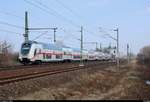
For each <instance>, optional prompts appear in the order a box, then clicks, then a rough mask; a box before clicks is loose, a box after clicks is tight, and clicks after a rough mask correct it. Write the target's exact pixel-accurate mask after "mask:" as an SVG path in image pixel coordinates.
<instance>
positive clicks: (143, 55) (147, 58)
mask: <svg viewBox="0 0 150 102" xmlns="http://www.w3.org/2000/svg"><path fill="white" fill-rule="evenodd" d="M137 60H138V62H139V63H140V64H145V65H148V66H150V46H146V47H144V48H142V49H141V50H140V53H139V54H138V55H137Z"/></svg>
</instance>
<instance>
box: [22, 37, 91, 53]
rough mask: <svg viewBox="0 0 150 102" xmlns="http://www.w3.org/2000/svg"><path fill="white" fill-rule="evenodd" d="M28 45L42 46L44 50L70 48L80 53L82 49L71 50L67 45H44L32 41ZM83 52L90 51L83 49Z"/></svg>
mask: <svg viewBox="0 0 150 102" xmlns="http://www.w3.org/2000/svg"><path fill="white" fill-rule="evenodd" d="M24 43H25V42H24ZM27 43H29V44H41V45H42V46H43V48H44V49H53V50H62V49H63V48H70V49H72V50H73V51H76V52H80V48H71V47H68V46H66V45H59V44H55V43H43V42H37V41H31V40H30V41H28V42H27ZM83 51H88V50H85V49H83Z"/></svg>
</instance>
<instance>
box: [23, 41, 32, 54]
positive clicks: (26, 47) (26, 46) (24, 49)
mask: <svg viewBox="0 0 150 102" xmlns="http://www.w3.org/2000/svg"><path fill="white" fill-rule="evenodd" d="M30 48H31V44H29V43H24V44H23V45H22V48H21V53H22V54H23V55H27V54H28V53H29V51H30Z"/></svg>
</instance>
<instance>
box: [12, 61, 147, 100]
mask: <svg viewBox="0 0 150 102" xmlns="http://www.w3.org/2000/svg"><path fill="white" fill-rule="evenodd" d="M143 69H144V70H145V71H147V70H146V69H147V68H145V67H144V66H142V65H137V63H136V61H132V63H131V64H130V65H122V66H120V68H119V69H118V68H116V67H114V66H111V67H107V68H105V69H102V70H99V69H93V70H92V71H91V70H86V71H84V72H82V73H81V72H80V73H76V74H72V75H70V74H67V77H64V79H63V80H66V81H63V80H62V82H61V83H60V82H58V83H55V85H54V84H53V85H49V86H48V87H45V88H41V89H39V90H38V91H35V92H30V93H28V94H26V95H23V96H19V97H16V98H15V99H21V100H26V99H27V100H28V99H31V100H49V99H50V100H61V99H63V100H101V99H104V100H113V99H136V100H137V99H142V100H148V99H150V85H147V84H146V83H145V81H146V80H148V76H147V75H146V76H144V75H145V74H143V73H145V72H144V70H143ZM141 70H142V71H141ZM147 73H148V72H147ZM67 78H68V79H67Z"/></svg>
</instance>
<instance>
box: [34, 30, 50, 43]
mask: <svg viewBox="0 0 150 102" xmlns="http://www.w3.org/2000/svg"><path fill="white" fill-rule="evenodd" d="M47 33H48V31H45V32H44V33H42V34H40V35H39V36H37V37H36V38H34V39H33V41H34V40H37V39H39V38H40V37H41V36H43V35H45V34H47Z"/></svg>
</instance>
